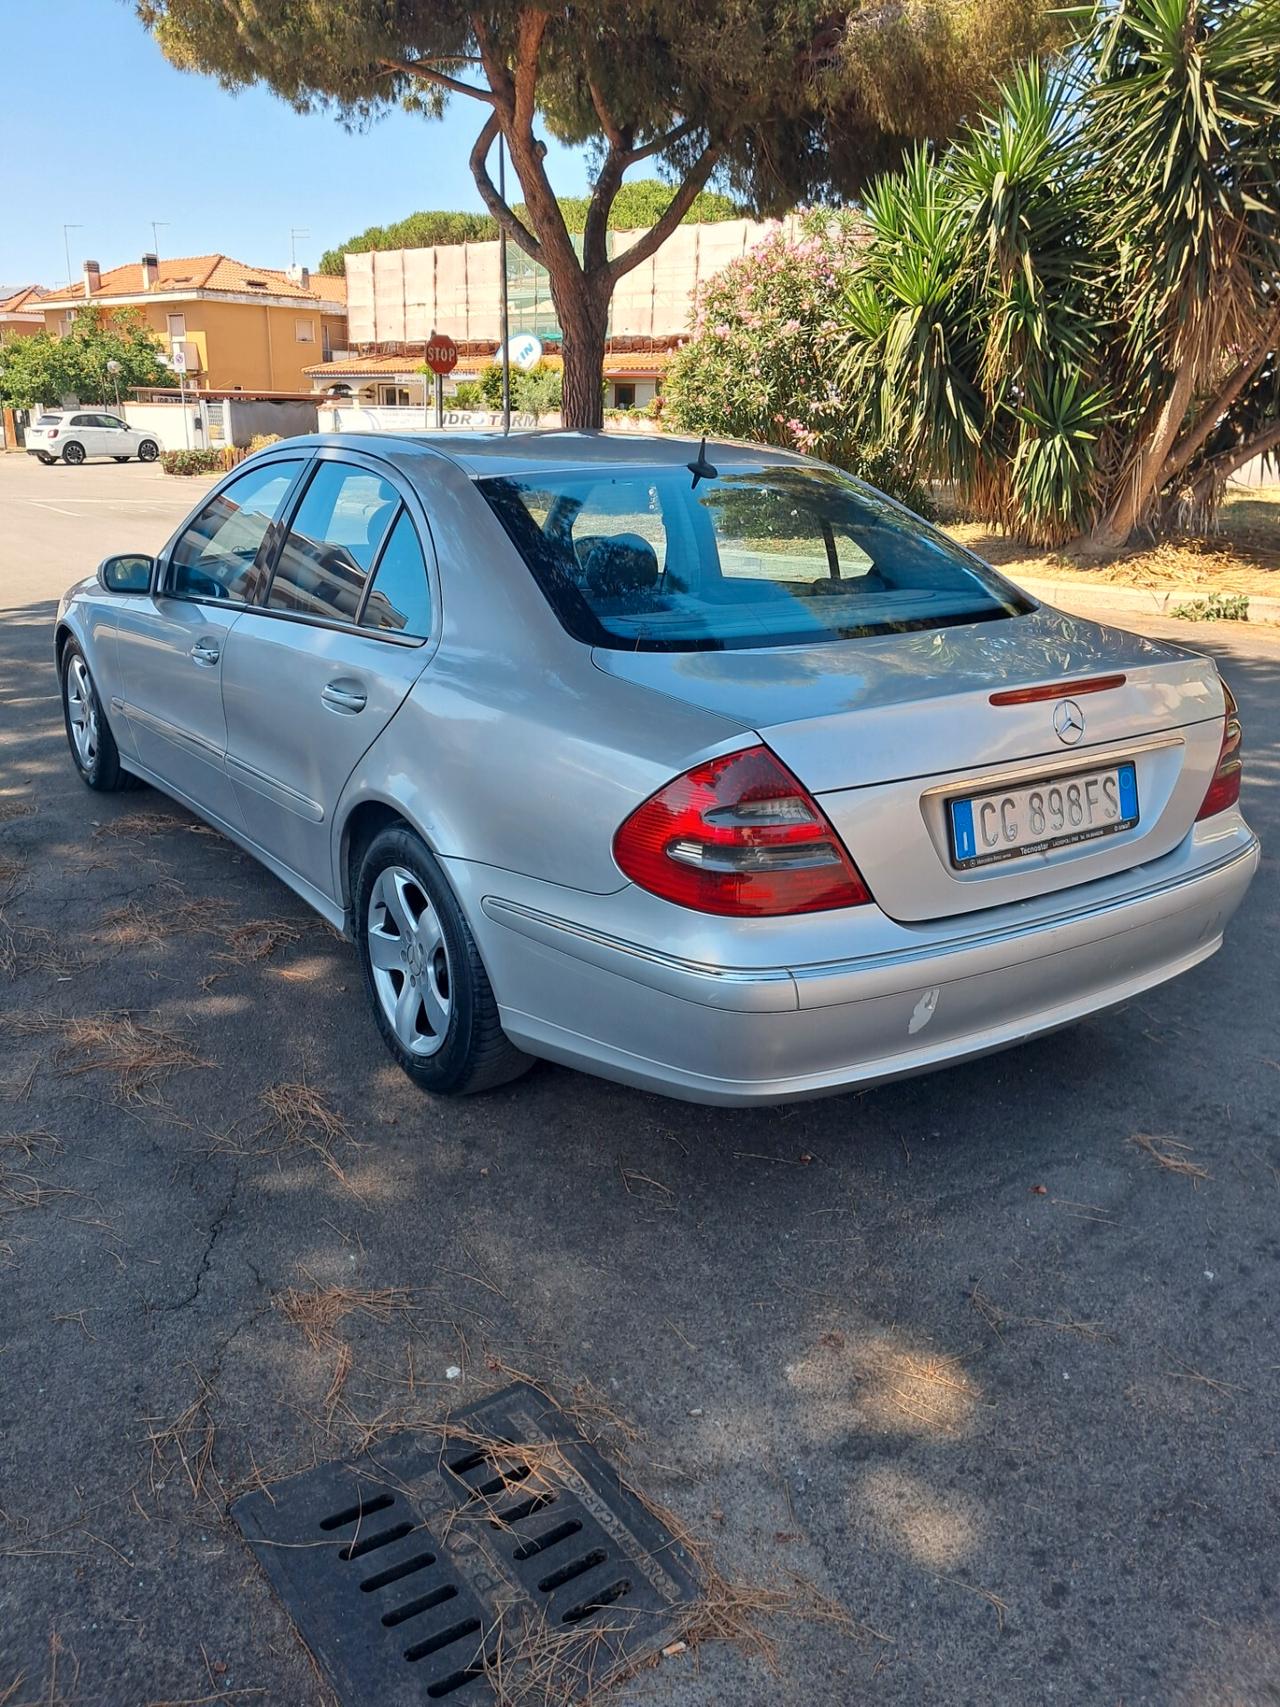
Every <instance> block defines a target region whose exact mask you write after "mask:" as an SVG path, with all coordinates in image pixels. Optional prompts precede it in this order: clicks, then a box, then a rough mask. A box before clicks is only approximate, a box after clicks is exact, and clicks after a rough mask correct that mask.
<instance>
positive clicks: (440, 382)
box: [436, 373, 444, 433]
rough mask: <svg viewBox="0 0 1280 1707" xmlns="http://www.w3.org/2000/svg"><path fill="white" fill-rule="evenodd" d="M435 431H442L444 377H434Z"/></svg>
mask: <svg viewBox="0 0 1280 1707" xmlns="http://www.w3.org/2000/svg"><path fill="white" fill-rule="evenodd" d="M436 431H437V432H438V433H442V432H443V431H444V375H443V374H442V373H438V374H437V375H436Z"/></svg>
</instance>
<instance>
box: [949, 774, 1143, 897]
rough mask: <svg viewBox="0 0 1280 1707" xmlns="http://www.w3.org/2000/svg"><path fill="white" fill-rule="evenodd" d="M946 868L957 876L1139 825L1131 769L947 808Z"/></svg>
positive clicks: (1003, 791) (1067, 778)
mask: <svg viewBox="0 0 1280 1707" xmlns="http://www.w3.org/2000/svg"><path fill="white" fill-rule="evenodd" d="M950 816H951V863H952V864H953V865H954V866H956V867H957V869H959V870H961V871H968V870H970V869H971V868H972V867H973V866H976V865H994V864H995V863H996V861H997V860H1005V859H1022V858H1023V857H1024V856H1025V855H1027V854H1034V853H1043V852H1044V851H1045V850H1046V849H1047V848H1066V847H1072V846H1073V845H1074V844H1075V843H1077V842H1092V841H1096V840H1097V839H1098V838H1099V837H1100V836H1114V835H1115V834H1116V832H1117V831H1118V830H1131V829H1132V828H1133V826H1134V825H1135V824H1136V823H1137V822H1138V777H1137V773H1136V771H1135V769H1134V767H1133V765H1131V764H1123V765H1110V766H1108V767H1107V768H1106V769H1105V770H1096V771H1079V772H1076V773H1075V774H1074V775H1072V776H1064V777H1054V778H1051V779H1050V780H1049V781H1047V782H1034V783H1030V784H1028V785H1027V786H1026V787H1025V788H1006V789H1000V790H998V791H997V792H994V793H991V794H974V795H970V796H969V797H968V798H967V799H965V800H953V801H951V802H950Z"/></svg>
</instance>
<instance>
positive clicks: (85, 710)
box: [62, 640, 137, 794]
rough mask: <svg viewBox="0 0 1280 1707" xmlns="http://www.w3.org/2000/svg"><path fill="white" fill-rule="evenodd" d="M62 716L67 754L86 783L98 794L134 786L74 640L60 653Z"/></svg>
mask: <svg viewBox="0 0 1280 1707" xmlns="http://www.w3.org/2000/svg"><path fill="white" fill-rule="evenodd" d="M62 719H63V722H64V723H65V724H66V729H67V745H68V746H69V747H70V748H71V757H72V759H73V760H74V761H75V767H76V769H77V770H78V771H79V772H80V778H81V780H82V781H83V782H84V783H85V784H86V786H87V787H89V788H92V789H96V790H97V792H98V793H99V794H115V793H118V792H119V790H121V789H124V788H136V787H137V778H136V777H134V776H131V775H130V774H129V772H128V771H126V770H124V769H123V768H122V767H121V764H120V750H119V748H118V747H117V746H116V743H115V737H114V736H113V735H112V733H111V729H110V726H109V725H108V723H107V719H106V717H105V715H104V713H103V710H102V701H101V700H100V699H99V698H98V690H97V688H96V687H95V686H94V682H93V677H92V675H91V674H90V673H89V666H88V664H87V662H86V661H85V655H84V653H83V652H82V651H81V650H80V648H79V646H77V645H76V643H75V641H74V640H69V641H68V642H67V644H66V648H65V650H64V651H63V654H62Z"/></svg>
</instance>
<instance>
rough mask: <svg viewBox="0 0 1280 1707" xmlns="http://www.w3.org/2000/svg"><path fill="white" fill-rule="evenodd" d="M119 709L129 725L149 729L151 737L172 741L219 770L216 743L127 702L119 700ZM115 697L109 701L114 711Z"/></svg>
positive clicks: (220, 758) (176, 745) (219, 764)
mask: <svg viewBox="0 0 1280 1707" xmlns="http://www.w3.org/2000/svg"><path fill="white" fill-rule="evenodd" d="M118 703H119V707H120V709H121V710H122V711H123V712H124V714H125V716H126V717H127V718H128V719H129V721H130V723H140V724H141V725H142V727H143V728H144V729H149V730H150V731H151V733H152V734H153V735H160V736H162V737H163V739H164V740H166V741H172V743H173V745H174V746H175V747H181V748H183V749H184V750H185V751H186V752H188V753H194V755H195V756H196V758H198V759H203V760H204V761H205V762H206V763H207V764H211V765H217V766H219V768H221V765H222V759H223V753H222V748H221V747H219V746H218V745H217V744H216V742H213V741H206V740H205V738H204V736H203V735H195V734H193V733H192V732H191V730H190V729H180V728H179V727H178V725H177V724H176V723H170V722H168V720H167V719H166V718H163V717H157V716H156V715H155V714H154V713H153V712H150V711H143V710H142V708H141V707H140V706H137V705H133V704H132V703H131V702H130V701H129V700H120V701H119V702H118ZM116 705H117V701H116V699H115V697H114V696H113V697H112V700H111V709H112V710H113V711H114V710H115V709H116Z"/></svg>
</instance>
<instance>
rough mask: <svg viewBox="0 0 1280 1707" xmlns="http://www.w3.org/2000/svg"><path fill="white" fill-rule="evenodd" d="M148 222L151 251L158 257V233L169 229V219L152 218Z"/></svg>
mask: <svg viewBox="0 0 1280 1707" xmlns="http://www.w3.org/2000/svg"><path fill="white" fill-rule="evenodd" d="M149 223H150V225H151V253H152V254H153V255H155V256H156V257H157V259H158V258H159V255H160V233H161V231H167V230H168V229H169V221H168V220H167V219H153V220H151V221H150V222H149Z"/></svg>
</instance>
